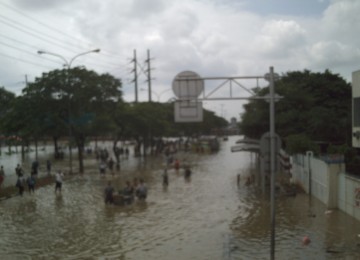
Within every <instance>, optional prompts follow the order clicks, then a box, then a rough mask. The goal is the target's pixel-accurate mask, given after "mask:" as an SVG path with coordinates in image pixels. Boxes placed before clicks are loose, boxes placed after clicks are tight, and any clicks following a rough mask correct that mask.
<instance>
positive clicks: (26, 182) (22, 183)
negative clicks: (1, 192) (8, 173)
mask: <svg viewBox="0 0 360 260" xmlns="http://www.w3.org/2000/svg"><path fill="white" fill-rule="evenodd" d="M46 171H47V174H48V176H50V175H51V162H50V160H47V161H46ZM38 172H39V162H38V161H37V160H35V161H34V162H33V163H32V164H31V170H30V174H29V175H28V176H27V175H26V174H25V171H24V170H23V168H22V167H21V165H20V164H17V165H16V167H15V174H16V177H17V178H16V183H15V187H16V188H17V189H18V194H19V195H20V196H23V194H24V191H25V188H26V186H27V187H28V191H29V193H34V192H35V186H36V183H37V180H38ZM63 176H64V175H63V173H62V172H61V171H58V172H57V173H56V174H55V192H60V193H61V186H62V178H63ZM4 179H5V170H4V166H3V165H1V166H0V187H1V184H2V183H3V181H4Z"/></svg>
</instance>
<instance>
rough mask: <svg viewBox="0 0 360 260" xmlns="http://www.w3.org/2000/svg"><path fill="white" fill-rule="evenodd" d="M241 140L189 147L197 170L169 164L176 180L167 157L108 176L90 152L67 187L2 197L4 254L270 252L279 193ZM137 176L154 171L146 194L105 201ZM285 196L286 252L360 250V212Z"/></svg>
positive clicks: (280, 224)
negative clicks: (267, 186) (213, 149)
mask: <svg viewBox="0 0 360 260" xmlns="http://www.w3.org/2000/svg"><path fill="white" fill-rule="evenodd" d="M238 139H240V137H230V138H229V141H227V142H222V143H221V150H220V151H219V153H217V154H192V153H186V154H185V153H179V154H178V155H177V156H178V158H179V159H180V161H184V159H186V160H187V161H188V162H189V163H190V164H191V165H192V172H193V174H192V176H191V179H190V180H189V181H187V180H185V179H184V177H183V171H182V170H180V171H179V172H176V171H175V170H174V169H171V170H169V171H168V173H169V186H168V187H167V188H166V189H165V188H164V187H163V186H162V176H161V175H162V173H163V167H164V164H163V161H164V160H163V157H161V156H160V157H151V156H149V157H148V158H146V160H143V159H138V158H133V157H132V156H130V158H129V159H127V160H123V161H122V164H121V172H120V173H116V174H115V176H114V177H113V176H111V175H110V174H107V175H106V177H105V178H102V177H100V176H99V173H98V168H97V164H96V161H95V159H88V160H87V161H86V163H87V169H86V173H85V174H84V175H83V176H80V175H73V176H70V177H69V176H68V177H67V178H66V179H65V182H64V184H63V191H62V195H56V194H55V193H54V186H53V185H51V186H45V187H41V188H38V189H37V190H36V192H35V194H34V195H29V193H27V192H26V193H25V195H24V196H23V197H19V196H16V197H13V198H11V199H8V200H4V201H1V202H0V231H1V237H0V259H134V260H135V259H149V260H151V259H160V260H162V259H184V260H187V259H200V260H202V259H214V260H218V259H269V258H270V199H269V196H267V195H264V194H262V193H261V191H260V189H259V190H258V189H257V188H256V187H253V186H250V187H246V186H245V185H244V182H245V181H244V180H245V177H246V176H247V175H248V174H249V173H250V172H251V171H253V166H254V159H255V156H254V155H251V154H250V153H245V152H238V153H231V151H230V147H231V146H232V145H234V143H235V141H236V140H238ZM75 163H76V162H75ZM237 174H240V175H241V176H242V180H241V183H240V186H239V187H238V186H237V183H236V175H237ZM134 177H138V178H144V179H145V180H146V183H147V185H148V189H149V194H148V198H147V201H146V202H145V203H142V202H136V203H135V204H134V205H131V206H125V207H120V206H112V205H111V206H109V205H105V204H104V198H103V191H104V188H105V186H106V183H107V181H108V180H111V181H112V183H113V185H114V187H115V189H116V190H119V189H120V188H122V187H124V182H125V181H126V180H132V179H133V178H134ZM276 202H277V208H276V223H277V227H276V249H275V250H276V251H275V258H276V259H360V237H359V236H358V235H359V234H360V223H359V222H358V221H356V220H355V219H353V218H351V217H349V216H348V215H346V214H345V213H342V212H340V211H333V212H332V213H330V214H325V211H326V208H325V206H324V205H323V204H322V203H320V202H319V201H318V200H316V199H312V200H309V197H308V196H307V195H305V194H298V196H296V197H277V199H276ZM305 235H308V236H309V237H310V239H311V243H310V244H309V245H308V246H303V245H302V238H303V237H304V236H305Z"/></svg>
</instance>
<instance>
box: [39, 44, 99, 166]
mask: <svg viewBox="0 0 360 260" xmlns="http://www.w3.org/2000/svg"><path fill="white" fill-rule="evenodd" d="M93 52H100V49H94V50H90V51H85V52H81V53H79V54H77V55H75V56H74V57H72V58H71V59H70V60H69V61H68V60H67V59H65V58H64V57H63V56H61V55H60V54H57V53H53V52H48V51H40V50H39V51H38V52H37V53H38V54H39V55H42V54H46V55H51V56H55V57H58V58H60V59H62V60H63V61H64V62H65V66H66V67H67V73H66V83H67V84H69V83H70V77H69V74H70V68H71V64H72V63H73V61H74V60H75V59H76V58H78V57H80V56H83V55H86V54H89V53H93ZM68 96H69V102H68V110H69V118H68V120H69V168H70V173H72V151H71V136H72V131H71V107H70V91H69V93H68Z"/></svg>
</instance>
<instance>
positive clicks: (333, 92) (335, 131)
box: [240, 70, 351, 144]
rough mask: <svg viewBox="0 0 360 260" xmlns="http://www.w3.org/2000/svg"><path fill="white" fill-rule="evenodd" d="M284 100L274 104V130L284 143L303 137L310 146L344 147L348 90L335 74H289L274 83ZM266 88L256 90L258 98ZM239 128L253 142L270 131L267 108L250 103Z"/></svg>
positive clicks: (347, 130) (348, 120)
mask: <svg viewBox="0 0 360 260" xmlns="http://www.w3.org/2000/svg"><path fill="white" fill-rule="evenodd" d="M275 92H276V93H277V94H278V95H280V96H283V99H281V100H280V101H279V102H277V103H276V104H275V121H276V125H275V129H276V132H277V134H279V135H280V136H281V137H282V138H284V140H286V137H288V136H291V135H298V134H302V135H305V136H307V138H309V139H310V140H312V142H323V143H324V142H325V143H336V144H343V143H347V142H349V141H350V130H351V86H350V84H348V83H346V82H345V80H344V79H342V78H341V77H340V76H339V75H337V74H332V73H331V72H330V71H328V70H325V72H323V73H313V72H310V71H308V70H304V71H295V72H288V73H286V74H284V75H282V77H281V79H280V80H278V81H276V82H275ZM267 93H269V89H268V87H265V88H261V89H258V90H257V94H258V95H259V96H263V95H266V94H267ZM244 110H245V111H244V113H243V114H242V120H241V123H240V128H241V131H242V133H244V134H245V135H247V136H249V137H252V138H260V136H261V135H262V134H263V133H265V132H268V131H269V104H268V103H267V102H265V101H263V100H252V101H250V102H249V103H248V104H246V105H245V106H244Z"/></svg>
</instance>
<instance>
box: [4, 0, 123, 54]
mask: <svg viewBox="0 0 360 260" xmlns="http://www.w3.org/2000/svg"><path fill="white" fill-rule="evenodd" d="M0 5H2V6H4V7H5V8H8V9H10V10H12V11H13V12H16V13H18V14H20V15H21V16H23V17H26V18H27V19H29V20H31V21H33V22H35V23H37V24H39V25H41V26H44V27H46V28H47V29H49V30H50V31H53V32H56V33H58V34H60V35H62V36H65V37H68V38H70V39H72V40H75V41H76V42H80V43H81V42H82V43H84V44H85V45H93V44H92V43H90V42H85V41H83V40H80V39H79V38H76V37H74V36H73V35H71V34H67V33H65V32H64V31H61V30H59V29H58V28H55V27H52V26H49V25H48V24H46V23H43V22H41V21H39V20H37V19H35V18H33V17H32V16H30V15H28V14H26V13H24V12H22V11H20V10H19V9H17V8H15V7H13V6H10V5H7V4H5V3H3V2H0ZM78 48H80V47H78ZM103 52H104V55H106V53H108V55H106V56H111V57H112V56H114V55H116V56H120V55H119V54H118V53H115V52H112V51H107V50H104V49H103Z"/></svg>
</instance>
